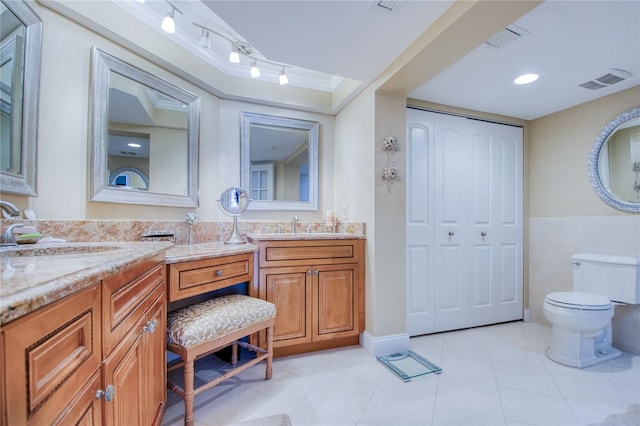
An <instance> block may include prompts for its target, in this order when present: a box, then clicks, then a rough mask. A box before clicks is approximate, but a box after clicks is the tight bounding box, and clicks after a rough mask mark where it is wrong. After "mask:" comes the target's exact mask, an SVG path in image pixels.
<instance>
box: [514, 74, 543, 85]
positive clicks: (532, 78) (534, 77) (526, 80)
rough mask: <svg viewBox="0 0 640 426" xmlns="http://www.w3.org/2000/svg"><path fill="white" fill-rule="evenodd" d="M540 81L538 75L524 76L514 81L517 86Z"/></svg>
mask: <svg viewBox="0 0 640 426" xmlns="http://www.w3.org/2000/svg"><path fill="white" fill-rule="evenodd" d="M537 79H538V74H523V75H521V76H520V77H518V78H516V79H515V80H513V82H514V83H515V84H529V83H533V82H534V81H536V80H537Z"/></svg>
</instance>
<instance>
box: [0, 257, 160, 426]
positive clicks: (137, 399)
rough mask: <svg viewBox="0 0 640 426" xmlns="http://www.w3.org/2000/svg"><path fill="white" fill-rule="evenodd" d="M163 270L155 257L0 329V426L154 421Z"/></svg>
mask: <svg viewBox="0 0 640 426" xmlns="http://www.w3.org/2000/svg"><path fill="white" fill-rule="evenodd" d="M164 271H165V269H164V255H162V256H158V257H156V258H154V259H150V260H148V261H146V262H144V263H141V264H139V265H137V266H135V267H132V268H130V269H127V270H125V271H123V272H120V273H118V274H115V275H113V276H111V277H108V278H105V279H103V280H102V282H96V284H95V285H93V286H91V287H90V288H87V289H85V290H82V291H80V292H78V293H75V294H73V295H71V296H67V297H65V298H63V299H61V300H59V301H57V302H54V303H52V304H51V305H48V306H46V307H43V308H41V309H38V310H36V311H34V312H32V313H30V314H28V315H26V316H24V317H22V318H19V319H17V320H15V321H12V322H10V323H8V324H6V325H4V326H3V327H2V330H1V331H2V332H1V337H0V355H1V356H2V360H1V361H2V362H1V364H2V373H1V374H0V378H1V379H2V397H1V398H0V399H1V400H2V413H3V414H2V416H1V417H0V424H3V425H12V426H13V425H27V424H29V425H42V424H59V425H67V424H82V425H100V424H107V425H111V424H119V425H125V424H126V425H128V424H140V425H149V424H153V423H154V422H157V423H158V424H159V423H160V421H161V418H162V413H163V409H164V405H165V401H166V397H165V395H166V393H165V376H166V363H165V356H166V355H165V350H164V346H165V343H164V339H165V334H166V300H165V298H166V289H165V272H164ZM98 396H100V397H99V398H98Z"/></svg>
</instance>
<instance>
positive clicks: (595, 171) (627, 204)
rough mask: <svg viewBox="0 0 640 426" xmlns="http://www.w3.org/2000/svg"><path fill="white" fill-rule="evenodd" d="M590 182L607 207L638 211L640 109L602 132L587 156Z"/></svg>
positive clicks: (612, 122) (622, 117)
mask: <svg viewBox="0 0 640 426" xmlns="http://www.w3.org/2000/svg"><path fill="white" fill-rule="evenodd" d="M589 179H590V181H591V185H592V186H593V189H594V190H595V191H596V193H597V194H598V196H599V197H600V198H601V199H602V200H603V201H605V202H606V203H607V204H609V205H610V206H612V207H614V208H616V209H619V210H623V211H627V212H635V213H638V212H640V108H634V109H631V110H629V111H626V112H623V113H622V114H620V115H619V116H617V117H616V118H615V119H613V120H612V121H611V122H609V123H608V124H607V125H606V126H605V127H604V128H603V129H602V131H601V132H600V134H599V135H598V137H597V138H596V140H595V142H594V143H593V146H592V148H591V154H590V155H589Z"/></svg>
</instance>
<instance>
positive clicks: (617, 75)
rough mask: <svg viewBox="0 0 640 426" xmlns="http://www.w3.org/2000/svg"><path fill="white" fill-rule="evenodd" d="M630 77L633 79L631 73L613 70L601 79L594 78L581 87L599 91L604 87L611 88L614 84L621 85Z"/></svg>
mask: <svg viewBox="0 0 640 426" xmlns="http://www.w3.org/2000/svg"><path fill="white" fill-rule="evenodd" d="M629 77H631V73H630V72H627V71H624V70H619V69H616V68H611V69H610V70H609V72H608V73H606V74H604V75H602V76H600V77H596V78H592V79H591V80H589V81H586V82H584V83H582V84H580V85H579V86H580V87H584V88H585V89H589V90H598V89H602V88H604V87H609V86H611V85H612V84H616V83H619V82H621V81H622V80H625V79H627V78H629Z"/></svg>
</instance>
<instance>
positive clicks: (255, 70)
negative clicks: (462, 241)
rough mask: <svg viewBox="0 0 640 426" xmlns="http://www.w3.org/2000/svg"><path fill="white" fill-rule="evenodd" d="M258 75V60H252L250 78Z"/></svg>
mask: <svg viewBox="0 0 640 426" xmlns="http://www.w3.org/2000/svg"><path fill="white" fill-rule="evenodd" d="M258 77H260V69H259V68H258V61H255V60H254V61H253V62H252V63H251V78H258Z"/></svg>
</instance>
